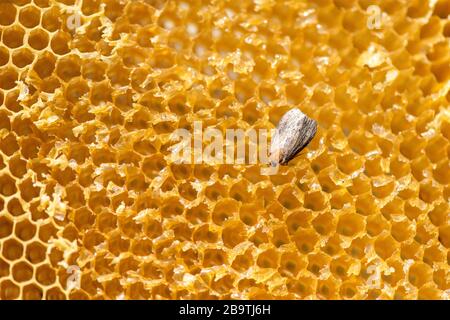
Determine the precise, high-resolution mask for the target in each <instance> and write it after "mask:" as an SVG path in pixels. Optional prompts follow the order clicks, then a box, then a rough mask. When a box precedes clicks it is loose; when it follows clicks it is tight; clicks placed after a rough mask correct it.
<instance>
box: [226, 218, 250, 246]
mask: <svg viewBox="0 0 450 320" xmlns="http://www.w3.org/2000/svg"><path fill="white" fill-rule="evenodd" d="M246 236H247V234H246V230H245V226H244V224H243V223H242V222H240V221H230V222H229V223H225V224H224V227H223V230H222V241H223V243H224V244H225V245H226V246H227V247H229V248H233V247H235V246H236V245H238V244H240V243H242V242H243V241H245V239H246Z"/></svg>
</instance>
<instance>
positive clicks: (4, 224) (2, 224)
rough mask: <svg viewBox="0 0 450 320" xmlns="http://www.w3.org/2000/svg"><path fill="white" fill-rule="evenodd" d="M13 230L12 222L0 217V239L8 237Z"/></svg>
mask: <svg viewBox="0 0 450 320" xmlns="http://www.w3.org/2000/svg"><path fill="white" fill-rule="evenodd" d="M12 230H13V222H12V221H11V220H10V219H8V218H7V217H6V216H2V217H0V238H6V237H8V236H9V235H10V234H11V233H12Z"/></svg>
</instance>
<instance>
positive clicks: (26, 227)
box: [14, 220, 36, 241]
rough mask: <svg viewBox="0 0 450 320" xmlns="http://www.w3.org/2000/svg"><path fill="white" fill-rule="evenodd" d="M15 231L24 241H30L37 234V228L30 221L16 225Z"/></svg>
mask: <svg viewBox="0 0 450 320" xmlns="http://www.w3.org/2000/svg"><path fill="white" fill-rule="evenodd" d="M14 231H15V234H16V236H17V238H19V239H20V240H22V241H28V240H30V239H32V238H33V237H34V235H35V234H36V226H35V225H33V224H32V223H31V222H30V221H28V220H23V221H21V222H19V223H17V224H16V226H15V228H14Z"/></svg>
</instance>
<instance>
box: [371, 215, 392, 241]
mask: <svg viewBox="0 0 450 320" xmlns="http://www.w3.org/2000/svg"><path fill="white" fill-rule="evenodd" d="M388 229H389V222H388V221H387V220H386V219H385V218H384V217H383V216H382V215H381V214H375V215H371V216H369V217H367V219H366V231H367V233H368V234H369V235H370V236H377V235H379V234H380V233H382V232H383V231H385V230H388Z"/></svg>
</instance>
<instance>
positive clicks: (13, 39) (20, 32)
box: [2, 25, 25, 49]
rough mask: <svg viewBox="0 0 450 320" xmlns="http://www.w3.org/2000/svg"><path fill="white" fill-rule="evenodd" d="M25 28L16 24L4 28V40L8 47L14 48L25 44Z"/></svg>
mask: <svg viewBox="0 0 450 320" xmlns="http://www.w3.org/2000/svg"><path fill="white" fill-rule="evenodd" d="M24 36H25V30H24V29H22V28H21V27H20V26H17V25H14V26H12V27H8V28H6V29H5V30H3V35H2V42H3V44H4V45H5V46H7V47H8V48H11V49H14V48H18V47H20V46H22V45H23V38H24Z"/></svg>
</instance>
